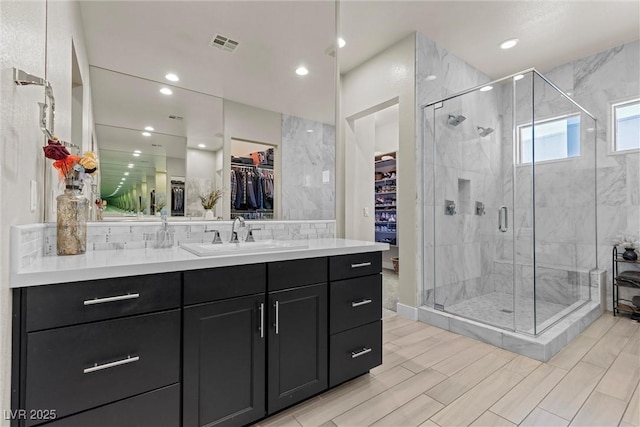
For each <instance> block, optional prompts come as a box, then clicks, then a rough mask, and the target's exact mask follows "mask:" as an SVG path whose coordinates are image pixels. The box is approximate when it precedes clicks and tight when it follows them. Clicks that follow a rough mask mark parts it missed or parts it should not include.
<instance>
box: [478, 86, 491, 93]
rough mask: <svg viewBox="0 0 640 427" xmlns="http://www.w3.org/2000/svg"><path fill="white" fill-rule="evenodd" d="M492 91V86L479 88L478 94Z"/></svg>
mask: <svg viewBox="0 0 640 427" xmlns="http://www.w3.org/2000/svg"><path fill="white" fill-rule="evenodd" d="M491 89H493V86H483V87H481V88H480V92H488V91H490V90H491Z"/></svg>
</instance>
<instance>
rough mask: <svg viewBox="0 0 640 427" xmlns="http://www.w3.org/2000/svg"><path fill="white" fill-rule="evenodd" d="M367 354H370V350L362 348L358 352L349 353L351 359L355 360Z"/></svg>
mask: <svg viewBox="0 0 640 427" xmlns="http://www.w3.org/2000/svg"><path fill="white" fill-rule="evenodd" d="M367 353H371V349H370V348H367V347H364V348H363V349H362V350H360V351H352V352H351V358H352V359H355V358H356V357H360V356H364V355H365V354H367Z"/></svg>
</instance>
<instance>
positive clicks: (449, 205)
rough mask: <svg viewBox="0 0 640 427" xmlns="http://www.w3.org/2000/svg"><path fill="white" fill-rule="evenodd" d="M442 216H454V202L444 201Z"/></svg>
mask: <svg viewBox="0 0 640 427" xmlns="http://www.w3.org/2000/svg"><path fill="white" fill-rule="evenodd" d="M444 214H445V215H455V214H456V202H454V201H453V200H445V201H444Z"/></svg>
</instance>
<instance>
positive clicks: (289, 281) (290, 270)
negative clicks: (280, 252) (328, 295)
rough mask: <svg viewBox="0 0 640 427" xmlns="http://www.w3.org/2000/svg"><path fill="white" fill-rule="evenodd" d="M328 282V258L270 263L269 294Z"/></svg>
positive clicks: (268, 276)
mask: <svg viewBox="0 0 640 427" xmlns="http://www.w3.org/2000/svg"><path fill="white" fill-rule="evenodd" d="M326 282H327V258H308V259H295V260H291V261H279V262H272V263H269V266H268V268H267V288H268V291H269V292H272V291H280V290H283V289H289V288H294V287H298V286H305V285H316V284H319V283H326Z"/></svg>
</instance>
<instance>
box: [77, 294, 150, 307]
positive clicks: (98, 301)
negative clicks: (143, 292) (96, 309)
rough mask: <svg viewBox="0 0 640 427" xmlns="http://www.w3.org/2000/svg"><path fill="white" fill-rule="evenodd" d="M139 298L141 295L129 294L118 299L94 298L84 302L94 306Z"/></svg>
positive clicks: (119, 296)
mask: <svg viewBox="0 0 640 427" xmlns="http://www.w3.org/2000/svg"><path fill="white" fill-rule="evenodd" d="M139 297H140V294H127V295H118V296H117V297H107V298H94V299H88V300H86V301H85V302H84V305H94V304H102V303H105V302H114V301H124V300H127V299H134V298H139Z"/></svg>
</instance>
